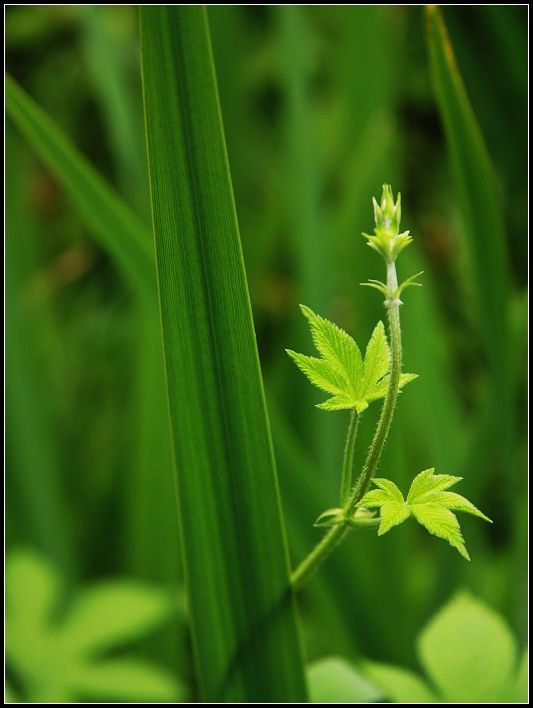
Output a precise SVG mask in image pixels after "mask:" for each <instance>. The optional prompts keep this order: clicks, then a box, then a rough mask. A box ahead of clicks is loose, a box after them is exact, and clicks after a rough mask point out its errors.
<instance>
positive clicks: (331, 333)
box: [286, 305, 416, 413]
mask: <svg viewBox="0 0 533 708" xmlns="http://www.w3.org/2000/svg"><path fill="white" fill-rule="evenodd" d="M300 307H301V309H302V312H303V314H304V315H305V317H306V318H307V320H308V322H309V326H310V328H311V334H312V337H313V342H314V344H315V346H316V348H317V349H318V351H319V352H320V354H321V355H322V358H321V359H317V358H316V357H311V356H306V355H304V354H298V353H297V352H293V351H292V350H290V349H287V350H286V351H287V354H288V355H289V356H290V357H291V358H292V359H293V361H294V362H295V364H296V365H297V366H298V368H299V369H300V371H302V372H303V373H304V374H305V376H307V378H308V379H309V380H310V381H311V383H312V384H314V385H315V386H317V388H320V389H321V390H322V391H326V392H327V393H331V394H333V396H332V397H331V398H329V399H328V400H327V401H324V402H323V403H319V404H318V405H317V408H320V409H322V410H326V411H338V410H346V409H353V408H355V410H356V411H357V413H362V412H363V411H364V410H366V409H367V408H368V404H369V403H371V402H372V401H375V400H377V399H379V398H385V396H386V395H387V391H388V387H389V376H388V373H389V370H390V348H389V345H388V343H387V337H386V335H385V327H384V326H383V322H378V324H377V325H376V327H375V328H374V331H373V333H372V336H371V337H370V341H369V342H368V345H367V348H366V352H365V358H364V361H363V360H362V359H361V353H360V351H359V347H358V346H357V344H356V343H355V342H354V340H353V339H352V338H351V337H350V335H349V334H347V333H346V332H344V330H342V329H341V328H340V327H337V325H336V324H334V323H333V322H330V321H329V320H326V319H325V318H323V317H320V315H317V314H316V313H314V312H313V311H312V310H311V309H310V308H309V307H305V306H304V305H300ZM415 378H416V375H415V374H402V375H401V377H400V384H399V385H400V388H402V387H403V386H405V385H406V384H407V383H409V382H410V381H412V380H413V379H415Z"/></svg>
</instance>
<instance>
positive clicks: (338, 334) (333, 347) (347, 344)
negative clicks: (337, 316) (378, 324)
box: [300, 305, 363, 381]
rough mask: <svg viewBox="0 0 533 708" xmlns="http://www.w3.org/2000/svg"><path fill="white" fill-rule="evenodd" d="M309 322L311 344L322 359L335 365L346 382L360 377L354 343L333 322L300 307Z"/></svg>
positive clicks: (357, 350)
mask: <svg viewBox="0 0 533 708" xmlns="http://www.w3.org/2000/svg"><path fill="white" fill-rule="evenodd" d="M300 308H301V310H302V312H303V314H304V315H305V317H306V318H307V320H308V322H309V326H310V328H311V335H312V337H313V342H314V344H315V346H316V348H317V349H318V351H319V352H320V354H321V355H322V356H323V358H324V359H329V360H330V361H332V362H334V363H335V364H337V366H338V367H339V369H340V370H341V371H344V372H345V374H346V377H347V379H348V381H356V380H357V379H359V377H360V376H361V371H362V369H363V360H362V358H361V352H360V351H359V347H358V346H357V344H356V343H355V341H354V340H353V339H352V337H350V335H349V334H347V333H346V332H345V331H344V330H343V329H341V328H340V327H338V326H337V325H336V324H334V323H333V322H330V321H329V320H326V319H324V318H323V317H320V315H317V314H315V313H314V312H313V311H312V310H311V309H310V308H309V307H306V306H305V305H300Z"/></svg>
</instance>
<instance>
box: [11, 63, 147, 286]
mask: <svg viewBox="0 0 533 708" xmlns="http://www.w3.org/2000/svg"><path fill="white" fill-rule="evenodd" d="M6 109H7V113H8V115H9V117H10V118H11V119H12V121H13V122H14V123H15V125H16V126H17V128H18V129H19V131H20V132H21V133H22V134H23V135H24V137H25V138H26V140H27V141H28V142H29V144H30V145H31V146H32V148H33V149H34V150H35V152H36V153H37V154H38V155H39V157H40V158H41V159H42V160H43V162H44V163H45V164H46V165H47V166H48V168H49V169H50V170H51V172H52V173H53V174H54V175H55V177H56V179H57V180H58V181H59V182H60V183H61V185H62V187H63V188H64V189H65V191H66V192H67V193H68V194H69V195H70V197H71V198H72V199H73V201H74V203H75V204H76V206H77V207H78V208H79V210H80V212H81V213H82V215H83V217H84V219H85V220H86V222H87V223H88V224H89V225H90V227H91V229H92V231H93V232H94V234H95V236H96V237H97V238H98V239H99V242H100V244H101V245H102V247H103V248H104V249H105V250H106V251H109V252H110V253H111V255H112V256H113V258H114V260H115V262H116V263H117V265H118V266H119V267H120V269H121V270H122V272H123V274H125V275H126V277H127V278H128V281H129V282H131V283H134V284H135V287H136V289H138V290H140V291H141V292H143V293H144V295H145V296H148V297H154V296H155V272H154V268H153V259H154V256H153V249H152V245H151V242H150V238H149V234H148V229H146V227H145V226H144V225H143V223H142V222H141V221H140V219H139V218H138V217H137V216H136V215H135V214H134V213H133V211H131V210H130V209H129V208H128V207H127V206H126V205H125V204H124V203H123V202H122V201H121V200H120V198H119V197H118V196H117V195H116V194H115V192H114V191H113V190H112V189H111V187H109V185H108V184H107V183H106V181H105V180H104V179H103V178H102V177H101V176H100V175H99V174H98V172H97V171H96V170H95V169H94V168H93V167H92V166H91V165H90V164H89V162H88V161H87V160H86V159H85V158H84V157H83V156H82V155H81V154H80V153H79V152H78V150H77V149H76V148H75V147H74V146H73V145H72V143H71V142H70V140H69V139H68V138H67V137H66V136H65V135H64V134H63V133H62V131H61V130H60V129H59V128H58V127H57V126H56V125H55V124H54V122H53V121H52V120H51V119H50V118H49V117H48V116H47V115H46V113H45V112H44V111H43V110H42V109H41V108H40V107H39V106H38V105H37V104H36V103H35V101H33V99H32V98H30V96H28V94H27V93H26V92H25V91H24V90H23V89H22V88H21V87H20V86H18V85H17V83H16V82H15V81H14V80H13V79H12V78H11V77H9V76H7V77H6Z"/></svg>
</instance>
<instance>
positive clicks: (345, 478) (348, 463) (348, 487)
mask: <svg viewBox="0 0 533 708" xmlns="http://www.w3.org/2000/svg"><path fill="white" fill-rule="evenodd" d="M358 427H359V416H358V415H357V411H356V410H355V408H354V409H353V410H352V412H351V413H350V423H349V425H348V434H347V435H346V444H345V446H344V459H343V462H342V474H341V491H340V503H341V504H342V505H343V506H344V505H345V504H347V503H348V500H349V499H350V492H351V491H352V484H353V472H354V465H353V463H354V452H355V441H356V438H357V428H358Z"/></svg>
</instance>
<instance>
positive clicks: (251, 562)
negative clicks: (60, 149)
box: [141, 6, 305, 702]
mask: <svg viewBox="0 0 533 708" xmlns="http://www.w3.org/2000/svg"><path fill="white" fill-rule="evenodd" d="M141 35H142V50H143V86H144V100H145V114H146V132H147V141H148V157H149V164H150V182H151V193H152V211H153V222H154V231H155V240H156V257H157V267H158V279H159V293H160V305H161V317H162V327H163V340H164V348H165V357H166V371H167V384H168V393H169V402H170V416H171V425H172V434H173V442H174V451H175V458H176V463H177V468H178V489H179V501H180V511H181V527H182V537H183V549H184V559H185V568H186V577H187V586H188V597H189V606H190V613H191V629H192V635H193V643H194V649H195V658H196V668H197V676H198V680H199V684H200V693H201V697H202V698H203V699H204V700H213V701H216V700H219V701H220V700H234V701H239V700H241V701H254V700H256V701H259V700H260V701H272V702H278V701H299V700H303V699H304V698H305V687H304V674H303V665H302V658H301V653H300V646H299V641H298V636H297V630H296V623H295V617H294V614H293V612H294V610H293V599H292V593H291V590H290V587H289V576H288V561H287V549H286V543H285V538H284V532H283V527H282V519H281V513H280V504H279V498H278V491H277V483H276V476H275V469H274V461H273V455H272V448H271V441H270V433H269V429H268V423H267V418H266V410H265V403H264V395H263V388H262V382H261V374H260V370H259V361H258V356H257V347H256V342H255V336H254V330H253V323H252V317H251V310H250V303H249V297H248V290H247V285H246V277H245V273H244V267H243V261H242V255H241V247H240V241H239V233H238V227H237V221H236V215H235V206H234V202H233V194H232V189H231V182H230V177H229V170H228V164H227V157H226V149H225V144H224V137H223V132H222V123H221V117H220V110H219V105H218V96H217V90H216V83H215V76H214V68H213V63H212V58H211V48H210V43H209V36H208V29H207V24H206V15H205V10H204V9H202V8H200V7H198V6H194V7H191V6H189V7H182V6H172V7H170V6H165V7H148V6H144V7H142V8H141Z"/></svg>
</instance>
